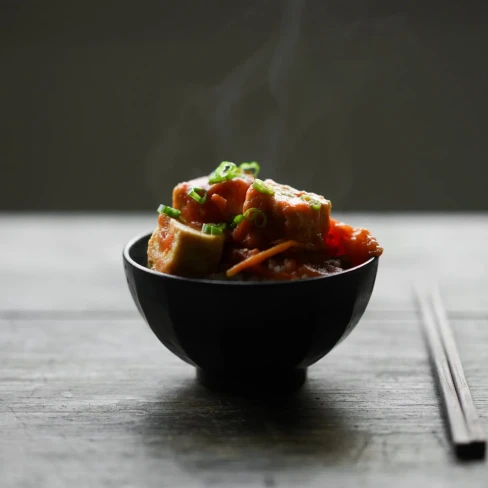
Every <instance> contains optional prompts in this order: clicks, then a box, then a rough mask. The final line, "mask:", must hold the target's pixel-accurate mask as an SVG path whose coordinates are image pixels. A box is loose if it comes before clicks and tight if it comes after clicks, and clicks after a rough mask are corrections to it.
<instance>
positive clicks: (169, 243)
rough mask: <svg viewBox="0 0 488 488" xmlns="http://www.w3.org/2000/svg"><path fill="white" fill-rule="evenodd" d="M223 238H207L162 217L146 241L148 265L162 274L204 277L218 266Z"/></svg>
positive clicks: (165, 216) (221, 236) (216, 236)
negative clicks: (147, 241)
mask: <svg viewBox="0 0 488 488" xmlns="http://www.w3.org/2000/svg"><path fill="white" fill-rule="evenodd" d="M223 246H224V236H223V235H209V234H204V233H203V232H201V231H199V230H196V229H194V228H192V227H190V226H188V225H185V224H184V223H182V222H180V221H179V220H176V219H174V218H171V217H169V216H167V215H165V214H161V215H160V216H159V219H158V227H157V228H156V229H155V231H154V232H153V234H152V236H151V238H150V239H149V243H148V247H147V257H148V265H149V267H150V268H151V269H153V270H155V271H159V272H161V273H168V274H173V275H177V276H185V277H195V278H203V277H205V276H208V275H209V274H211V273H214V272H215V271H216V270H217V269H218V266H219V263H220V259H221V257H222V252H223Z"/></svg>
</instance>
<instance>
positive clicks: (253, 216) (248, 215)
mask: <svg viewBox="0 0 488 488" xmlns="http://www.w3.org/2000/svg"><path fill="white" fill-rule="evenodd" d="M243 217H244V218H245V219H246V220H249V221H251V222H254V225H255V226H256V227H264V226H265V225H266V222H267V221H268V218H267V217H266V214H265V213H264V212H263V211H262V210H259V208H254V207H252V208H248V209H247V210H246V211H245V212H244V215H243Z"/></svg>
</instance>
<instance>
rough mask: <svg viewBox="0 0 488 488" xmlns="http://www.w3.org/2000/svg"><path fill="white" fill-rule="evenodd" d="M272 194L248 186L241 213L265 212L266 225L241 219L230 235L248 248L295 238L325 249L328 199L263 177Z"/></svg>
mask: <svg viewBox="0 0 488 488" xmlns="http://www.w3.org/2000/svg"><path fill="white" fill-rule="evenodd" d="M264 183H265V185H266V186H268V187H269V188H271V189H272V190H273V191H274V194H273V195H269V194H267V193H262V192H260V191H258V190H256V189H255V188H254V187H253V186H250V187H249V189H248V191H247V193H246V200H245V202H244V205H243V213H245V212H246V211H247V210H249V209H251V208H257V209H258V210H260V211H261V212H264V214H265V215H266V224H265V225H263V226H262V227H260V226H259V225H256V222H252V221H249V220H244V221H242V222H241V223H240V224H239V225H238V226H237V228H236V229H235V230H234V232H233V235H232V237H233V238H234V239H235V240H236V241H238V242H240V243H242V244H243V245H244V246H246V247H250V248H255V247H257V248H260V249H262V248H266V247H269V246H270V245H271V243H272V242H274V241H277V240H295V241H298V242H303V243H306V244H309V246H310V247H311V248H324V247H325V239H326V236H327V234H328V231H329V222H330V212H331V208H332V205H331V202H330V201H329V200H327V199H325V198H324V197H323V196H321V195H317V194H315V193H311V192H306V191H301V190H297V189H295V188H292V187H291V186H288V185H281V184H279V183H276V182H275V181H273V180H270V179H268V180H265V181H264Z"/></svg>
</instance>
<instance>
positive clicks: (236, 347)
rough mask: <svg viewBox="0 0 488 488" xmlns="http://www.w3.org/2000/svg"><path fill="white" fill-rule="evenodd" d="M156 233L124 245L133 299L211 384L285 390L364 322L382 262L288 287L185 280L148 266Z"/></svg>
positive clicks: (159, 332)
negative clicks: (152, 240)
mask: <svg viewBox="0 0 488 488" xmlns="http://www.w3.org/2000/svg"><path fill="white" fill-rule="evenodd" d="M150 236H151V234H150V233H148V234H145V235H143V236H139V237H136V238H135V239H133V240H131V241H130V242H129V243H128V244H127V245H126V246H125V248H124V251H123V261H124V269H125V274H126V277H127V282H128V284H129V289H130V292H131V294H132V297H133V299H134V302H135V304H136V306H137V308H138V310H139V312H140V313H141V314H142V316H143V317H144V319H145V320H146V322H147V323H148V325H149V326H150V328H151V329H152V331H153V332H154V334H155V335H156V336H157V338H158V339H159V340H160V341H161V342H162V343H163V344H164V345H165V346H166V347H167V348H168V349H169V350H170V351H171V352H173V353H174V354H176V356H178V357H179V358H181V359H182V360H183V361H186V362H187V363H189V364H191V365H193V366H195V367H196V368H197V377H198V379H199V380H200V381H201V382H202V383H203V384H205V385H206V386H208V387H210V388H213V389H218V390H227V391H229V390H232V391H235V392H258V393H259V392H260V393H265V392H279V391H282V392H286V391H292V390H295V389H297V388H298V387H300V386H301V385H302V384H303V382H304V381H305V379H306V371H307V368H308V367H309V366H310V365H312V364H313V363H315V362H317V361H318V360H319V359H321V358H322V357H324V356H325V355H326V354H327V353H328V352H330V351H331V350H332V349H333V348H334V347H335V346H336V345H337V344H339V343H340V342H341V341H342V340H344V339H345V338H346V337H347V336H348V335H349V333H350V332H351V331H352V330H353V329H354V327H355V326H356V324H357V323H358V322H359V320H360V318H361V317H362V315H363V313H364V311H365V310H366V307H367V305H368V302H369V299H370V297H371V294H372V292H373V287H374V283H375V279H376V273H377V269H378V258H372V259H370V260H369V261H367V262H366V263H364V264H362V265H360V266H357V267H355V268H352V269H349V270H346V271H343V272H341V273H337V274H333V275H328V276H324V277H319V278H311V279H305V280H296V281H283V282H276V281H274V282H244V281H227V282H226V281H213V280H202V279H191V278H182V277H178V276H172V275H168V274H163V273H159V272H156V271H152V270H151V269H149V268H147V266H146V263H147V243H148V240H149V238H150Z"/></svg>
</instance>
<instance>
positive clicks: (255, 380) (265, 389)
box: [197, 368, 307, 395]
mask: <svg viewBox="0 0 488 488" xmlns="http://www.w3.org/2000/svg"><path fill="white" fill-rule="evenodd" d="M306 379H307V370H306V369H305V368H303V369H294V370H291V371H280V372H271V373H270V372H262V373H259V374H258V373H253V374H246V373H241V374H237V373H213V372H208V371H203V370H202V369H198V368H197V380H198V381H199V382H200V383H201V384H202V385H204V386H206V387H207V388H209V389H211V390H214V391H222V392H228V393H237V394H254V393H256V394H260V395H266V394H280V393H281V394H286V393H292V392H294V391H296V390H298V389H299V388H300V387H301V386H302V385H303V384H304V383H305V380H306Z"/></svg>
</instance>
